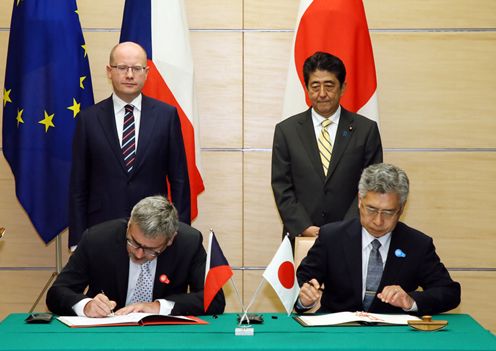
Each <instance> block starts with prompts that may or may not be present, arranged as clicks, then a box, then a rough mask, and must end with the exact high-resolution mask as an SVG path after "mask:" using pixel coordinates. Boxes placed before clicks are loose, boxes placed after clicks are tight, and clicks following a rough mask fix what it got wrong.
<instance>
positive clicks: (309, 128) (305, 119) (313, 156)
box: [298, 109, 325, 182]
mask: <svg viewBox="0 0 496 351" xmlns="http://www.w3.org/2000/svg"><path fill="white" fill-rule="evenodd" d="M298 125H299V130H298V135H299V136H300V141H301V143H302V145H303V147H304V149H305V151H306V153H307V155H308V158H309V159H310V162H311V163H312V165H313V168H314V170H315V172H317V174H319V176H320V177H321V179H322V182H324V180H325V176H324V169H323V168H322V161H321V160H320V154H319V146H318V145H317V139H316V138H315V128H314V127H313V121H312V110H311V109H308V110H307V111H306V112H304V113H303V114H302V115H301V116H300V118H299V120H298Z"/></svg>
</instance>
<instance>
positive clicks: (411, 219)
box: [384, 152, 496, 268]
mask: <svg viewBox="0 0 496 351" xmlns="http://www.w3.org/2000/svg"><path fill="white" fill-rule="evenodd" d="M384 158H385V161H386V162H390V163H393V164H396V165H398V166H399V167H401V168H403V169H404V170H405V171H406V172H407V174H408V175H409V178H410V182H411V186H410V191H411V193H410V196H409V201H408V203H407V205H408V207H407V209H406V212H405V213H404V215H403V219H402V220H404V221H405V222H406V223H407V224H409V225H411V226H413V227H415V228H417V229H419V230H421V231H424V232H425V233H426V234H428V235H430V236H432V237H433V238H434V240H435V244H436V247H437V250H438V252H439V254H440V256H441V258H442V259H443V260H444V261H445V263H446V264H447V265H448V266H450V267H471V268H476V267H492V268H496V257H495V255H494V254H493V253H494V252H496V240H495V239H494V238H495V230H494V224H493V217H494V214H493V213H494V209H495V208H496V199H495V197H494V194H495V193H496V183H495V181H494V179H496V168H495V167H494V165H495V164H496V154H495V153H492V152H491V153H484V152H456V153H449V152H386V154H385V157H384Z"/></svg>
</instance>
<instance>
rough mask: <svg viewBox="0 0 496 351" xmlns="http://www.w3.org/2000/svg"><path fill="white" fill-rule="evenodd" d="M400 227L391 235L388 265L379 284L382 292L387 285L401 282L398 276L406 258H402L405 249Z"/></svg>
mask: <svg viewBox="0 0 496 351" xmlns="http://www.w3.org/2000/svg"><path fill="white" fill-rule="evenodd" d="M398 225H399V223H398ZM398 225H397V226H396V228H395V229H394V230H393V232H392V234H391V243H390V244H389V251H388V254H387V259H386V265H385V266H384V272H383V273H382V279H381V283H380V284H379V288H380V289H381V290H382V288H383V287H384V286H385V285H390V284H392V283H394V282H397V281H399V280H400V279H399V276H398V275H399V273H400V272H401V271H402V266H403V263H404V262H405V258H404V257H402V254H403V253H404V252H405V248H404V247H402V246H403V245H402V240H401V231H400V230H398Z"/></svg>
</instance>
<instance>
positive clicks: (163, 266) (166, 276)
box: [153, 244, 177, 299]
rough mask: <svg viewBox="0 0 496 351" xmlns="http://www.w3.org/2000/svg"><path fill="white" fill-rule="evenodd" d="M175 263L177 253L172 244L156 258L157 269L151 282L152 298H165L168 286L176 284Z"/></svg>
mask: <svg viewBox="0 0 496 351" xmlns="http://www.w3.org/2000/svg"><path fill="white" fill-rule="evenodd" d="M175 262H177V251H176V249H175V248H174V244H173V245H171V246H169V247H168V248H167V249H165V251H164V252H162V253H161V254H160V255H159V256H158V258H157V268H156V270H155V278H154V282H153V298H154V299H158V298H159V297H161V296H162V297H163V296H167V295H168V293H167V291H168V290H169V286H174V285H175V284H176V281H175V278H176V277H175V276H174V271H175Z"/></svg>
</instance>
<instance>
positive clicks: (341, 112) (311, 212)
mask: <svg viewBox="0 0 496 351" xmlns="http://www.w3.org/2000/svg"><path fill="white" fill-rule="evenodd" d="M303 75H304V80H305V85H306V89H307V93H308V97H309V98H310V100H311V102H312V108H310V109H309V110H307V111H305V112H303V113H300V114H298V115H295V116H292V117H290V118H287V119H286V120H284V121H282V122H280V123H279V124H277V125H276V128H275V132H274V142H273V147H272V190H273V192H274V198H275V201H276V205H277V209H278V210H279V214H280V216H281V219H282V222H283V225H284V231H283V235H284V234H285V233H289V235H290V238H291V239H292V240H294V237H295V236H298V235H302V236H316V235H318V232H319V227H320V226H321V225H323V224H326V223H329V222H333V221H338V220H341V219H343V218H344V217H345V215H346V216H347V217H352V216H356V215H357V212H356V187H357V184H358V179H359V178H360V174H361V172H362V170H363V169H364V168H366V167H367V166H368V165H371V164H373V163H378V162H382V145H381V138H380V135H379V129H378V128H377V123H375V122H374V121H372V120H369V119H367V118H365V117H363V116H360V115H358V114H355V113H352V112H349V111H347V110H345V109H344V108H343V107H342V106H340V104H339V102H340V99H341V96H342V95H343V94H344V92H345V90H346V82H345V79H346V69H345V67H344V64H343V62H342V61H341V60H340V59H339V58H338V57H336V56H333V55H331V54H328V53H324V52H317V53H315V54H314V55H312V56H310V57H309V58H308V59H307V60H306V61H305V63H304V66H303ZM329 122H331V123H329Z"/></svg>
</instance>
